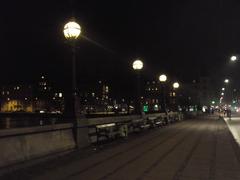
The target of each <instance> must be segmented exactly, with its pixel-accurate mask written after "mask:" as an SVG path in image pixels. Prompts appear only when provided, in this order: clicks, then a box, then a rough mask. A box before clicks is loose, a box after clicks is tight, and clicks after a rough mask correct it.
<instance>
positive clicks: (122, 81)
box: [0, 0, 240, 91]
mask: <svg viewBox="0 0 240 180" xmlns="http://www.w3.org/2000/svg"><path fill="white" fill-rule="evenodd" d="M0 13H1V14H0V15H1V16H0V18H1V28H0V40H1V41H0V43H1V46H0V47H1V53H0V54H1V55H0V59H1V69H0V83H1V84H6V83H10V82H18V81H22V82H32V81H34V80H36V79H37V78H38V77H39V76H40V75H41V74H47V75H48V77H49V78H50V79H51V80H52V81H53V82H55V83H57V84H59V85H60V86H63V85H64V84H65V82H66V81H67V80H68V79H69V78H70V70H71V69H70V67H71V54H70V50H69V47H68V45H67V43H66V42H65V40H64V37H63V34H62V28H63V26H64V23H66V22H67V21H68V20H69V19H70V18H71V17H72V14H74V16H75V18H76V19H77V21H78V22H79V24H80V25H81V27H82V31H83V32H82V35H83V36H84V37H86V38H80V40H79V42H78V50H77V61H78V65H77V69H78V80H79V84H80V86H82V85H87V84H88V83H89V82H95V81H96V80H97V79H105V80H106V81H108V82H110V84H112V86H113V87H115V88H116V87H117V88H119V87H120V88H119V89H127V88H125V87H131V85H132V84H133V81H134V78H135V76H134V73H133V72H132V70H131V63H132V60H133V59H135V58H137V57H140V58H141V59H142V60H143V61H144V66H145V68H144V71H143V76H144V77H145V79H148V78H149V79H154V78H157V76H158V75H159V73H161V72H165V73H167V74H168V75H169V76H170V77H171V78H172V79H178V80H179V81H190V80H191V79H195V78H196V77H198V76H199V75H211V76H219V79H223V78H224V77H225V76H228V73H230V72H232V71H235V73H233V74H235V76H238V73H236V72H237V71H238V69H237V67H232V65H229V63H228V58H229V56H231V55H232V54H240V50H239V48H240V1H239V0H182V1H179V0H168V1H149V0H148V1H147V0H145V1H140V0H139V1H137V0H127V1H123V0H121V1H110V0H105V1H99V0H89V1H81V0H78V1H77V0H76V1H75V2H73V1H67V0H66V1H62V0H41V1H19V0H12V1H3V2H2V3H1V11H0ZM87 39H89V40H87ZM236 66H238V68H239V67H240V65H237V64H236ZM119 91H120V90H119Z"/></svg>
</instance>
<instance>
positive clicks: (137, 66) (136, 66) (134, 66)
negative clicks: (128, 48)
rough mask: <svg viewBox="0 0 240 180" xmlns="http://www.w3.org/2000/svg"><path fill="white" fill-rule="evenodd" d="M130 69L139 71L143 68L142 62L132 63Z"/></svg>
mask: <svg viewBox="0 0 240 180" xmlns="http://www.w3.org/2000/svg"><path fill="white" fill-rule="evenodd" d="M132 67H133V69H134V70H137V71H139V70H141V69H142V68H143V62H142V61H141V60H139V59H137V60H135V61H134V62H133V65H132Z"/></svg>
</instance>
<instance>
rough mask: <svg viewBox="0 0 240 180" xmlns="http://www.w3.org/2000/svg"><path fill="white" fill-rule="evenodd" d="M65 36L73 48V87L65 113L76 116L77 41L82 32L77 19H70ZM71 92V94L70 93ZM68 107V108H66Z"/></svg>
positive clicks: (72, 116) (65, 27)
mask: <svg viewBox="0 0 240 180" xmlns="http://www.w3.org/2000/svg"><path fill="white" fill-rule="evenodd" d="M63 34H64V37H65V38H66V39H67V41H68V42H69V44H70V46H71V50H72V89H71V93H69V96H70V97H69V101H70V102H69V104H68V106H69V107H66V106H65V113H66V114H67V115H68V116H70V117H71V118H76V115H77V114H76V113H77V111H79V107H78V100H77V80H76V79H77V78H76V42H77V40H78V38H79V35H80V34H81V27H80V25H79V24H78V23H76V22H75V21H70V22H68V23H67V24H65V26H64V29H63ZM70 94H71V95H70ZM66 109H67V110H66ZM66 111H67V112H66Z"/></svg>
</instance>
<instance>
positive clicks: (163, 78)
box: [159, 74, 167, 112]
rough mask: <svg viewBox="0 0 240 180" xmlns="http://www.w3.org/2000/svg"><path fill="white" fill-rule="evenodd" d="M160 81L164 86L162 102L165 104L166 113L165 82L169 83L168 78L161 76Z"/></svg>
mask: <svg viewBox="0 0 240 180" xmlns="http://www.w3.org/2000/svg"><path fill="white" fill-rule="evenodd" d="M159 81H160V82H161V84H162V102H163V106H162V107H163V110H164V111H165V112H166V95H165V82H166V81H167V76H166V75H165V74H161V75H160V76H159Z"/></svg>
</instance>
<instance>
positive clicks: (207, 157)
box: [0, 116, 240, 180]
mask: <svg viewBox="0 0 240 180" xmlns="http://www.w3.org/2000/svg"><path fill="white" fill-rule="evenodd" d="M0 179H24V180H26V179H39V180H47V179H51V180H53V179H61V180H69V179H70V180H73V179H76V180H95V179H96V180H100V179H101V180H106V179H111V180H134V179H137V180H145V179H146V180H168V179H173V180H178V179H179V180H200V179H203V180H205V179H211V180H213V179H216V180H228V179H229V180H233V179H238V180H239V179H240V151H239V147H238V145H237V143H236V142H235V141H234V139H233V137H232V135H231V133H230V131H229V129H228V127H227V125H226V123H225V121H224V120H218V119H217V117H214V116H212V117H208V118H206V117H205V118H201V119H197V120H188V121H184V122H181V123H176V124H173V125H170V126H168V127H165V128H161V129H157V130H153V131H150V132H148V133H144V135H143V134H140V135H139V136H136V137H133V138H130V139H129V140H126V141H125V142H124V143H120V144H118V145H113V146H111V147H107V148H104V150H101V151H96V152H95V153H88V155H85V156H84V155H83V153H80V152H75V153H72V154H70V155H67V156H64V157H62V158H59V159H57V160H52V161H49V162H47V163H42V164H40V165H36V166H34V167H31V168H26V169H25V170H19V171H16V172H13V173H11V174H9V175H7V176H4V177H2V178H0Z"/></svg>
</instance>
